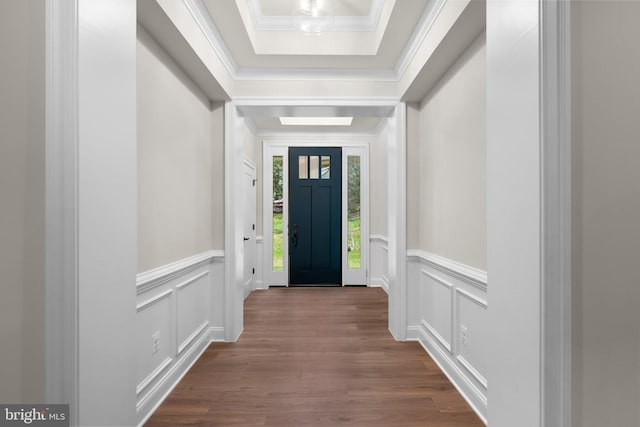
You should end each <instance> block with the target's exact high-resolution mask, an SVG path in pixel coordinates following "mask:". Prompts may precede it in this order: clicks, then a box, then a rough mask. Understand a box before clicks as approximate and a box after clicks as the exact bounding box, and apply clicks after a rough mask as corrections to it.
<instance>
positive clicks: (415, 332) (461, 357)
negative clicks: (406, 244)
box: [407, 250, 488, 423]
mask: <svg viewBox="0 0 640 427" xmlns="http://www.w3.org/2000/svg"><path fill="white" fill-rule="evenodd" d="M407 255H408V256H407V258H408V259H407V270H408V271H407V277H408V279H409V280H408V282H407V286H408V289H407V295H408V296H412V295H413V296H416V295H417V296H418V299H419V303H418V304H417V308H413V309H412V307H414V305H413V304H412V301H411V300H410V301H408V304H407V319H408V328H407V337H409V339H417V340H418V341H419V342H420V343H421V344H422V346H423V347H424V349H425V350H426V351H427V352H428V353H429V355H430V356H431V357H432V358H433V359H434V361H435V362H436V363H437V364H438V365H439V366H440V368H442V370H443V371H444V373H445V374H446V375H447V376H448V377H449V379H450V380H451V382H452V383H453V384H454V385H455V386H456V388H457V389H458V390H459V391H460V393H461V394H462V395H463V397H464V398H465V399H466V400H467V402H469V404H470V405H471V407H472V408H473V409H474V410H475V411H476V413H477V414H478V416H480V418H481V419H482V420H483V421H484V422H485V423H486V417H487V375H486V366H487V361H488V360H487V358H488V351H487V339H488V330H487V276H486V273H485V272H483V271H480V270H477V269H475V268H472V267H469V266H465V265H462V264H460V263H457V262H455V261H452V260H448V259H445V258H442V257H439V256H436V255H433V254H430V253H427V252H424V251H420V250H409V251H407ZM414 311H417V313H415V312H414Z"/></svg>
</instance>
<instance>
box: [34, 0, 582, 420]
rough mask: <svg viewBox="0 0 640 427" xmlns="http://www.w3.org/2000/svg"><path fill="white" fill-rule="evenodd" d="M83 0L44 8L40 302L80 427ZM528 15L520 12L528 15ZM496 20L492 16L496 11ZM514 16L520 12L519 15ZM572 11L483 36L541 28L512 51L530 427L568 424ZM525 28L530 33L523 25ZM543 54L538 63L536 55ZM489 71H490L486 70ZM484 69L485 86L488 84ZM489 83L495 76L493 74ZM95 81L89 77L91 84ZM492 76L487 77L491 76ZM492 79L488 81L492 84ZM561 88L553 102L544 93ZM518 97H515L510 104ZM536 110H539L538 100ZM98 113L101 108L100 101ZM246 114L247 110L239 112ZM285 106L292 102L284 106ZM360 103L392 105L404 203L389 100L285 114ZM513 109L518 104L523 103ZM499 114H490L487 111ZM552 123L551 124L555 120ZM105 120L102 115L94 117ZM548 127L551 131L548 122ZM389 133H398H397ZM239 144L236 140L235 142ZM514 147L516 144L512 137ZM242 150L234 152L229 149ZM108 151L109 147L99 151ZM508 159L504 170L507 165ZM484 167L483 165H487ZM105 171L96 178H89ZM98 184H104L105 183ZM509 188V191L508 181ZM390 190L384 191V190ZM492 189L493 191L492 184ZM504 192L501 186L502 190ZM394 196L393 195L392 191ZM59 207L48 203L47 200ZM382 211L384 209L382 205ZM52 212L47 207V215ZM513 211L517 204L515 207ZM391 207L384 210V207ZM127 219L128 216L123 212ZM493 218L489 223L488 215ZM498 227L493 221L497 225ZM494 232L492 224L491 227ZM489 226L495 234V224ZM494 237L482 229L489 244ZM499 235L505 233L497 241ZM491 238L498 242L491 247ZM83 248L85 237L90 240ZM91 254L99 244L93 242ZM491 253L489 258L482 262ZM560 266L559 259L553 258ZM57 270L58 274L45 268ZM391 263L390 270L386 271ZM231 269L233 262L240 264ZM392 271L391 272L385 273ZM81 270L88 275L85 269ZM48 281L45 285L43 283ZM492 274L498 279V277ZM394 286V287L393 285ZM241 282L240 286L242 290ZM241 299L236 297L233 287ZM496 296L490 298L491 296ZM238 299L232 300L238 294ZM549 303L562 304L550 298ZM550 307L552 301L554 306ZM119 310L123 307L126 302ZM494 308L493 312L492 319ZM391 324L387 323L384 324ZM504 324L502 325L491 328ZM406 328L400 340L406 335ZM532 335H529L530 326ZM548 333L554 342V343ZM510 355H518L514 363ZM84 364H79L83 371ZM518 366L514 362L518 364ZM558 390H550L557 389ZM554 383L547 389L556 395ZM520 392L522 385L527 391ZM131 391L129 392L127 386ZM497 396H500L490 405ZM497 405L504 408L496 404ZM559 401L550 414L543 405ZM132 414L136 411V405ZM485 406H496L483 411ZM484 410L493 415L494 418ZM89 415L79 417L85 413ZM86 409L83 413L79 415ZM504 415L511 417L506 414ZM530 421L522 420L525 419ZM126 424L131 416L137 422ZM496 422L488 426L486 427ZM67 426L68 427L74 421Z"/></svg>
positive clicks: (400, 209)
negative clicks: (533, 293) (529, 271)
mask: <svg viewBox="0 0 640 427" xmlns="http://www.w3.org/2000/svg"><path fill="white" fill-rule="evenodd" d="M79 2H80V0H70V1H63V2H61V1H57V0H47V47H46V49H47V80H46V90H47V106H46V109H47V159H46V167H47V177H48V179H52V181H51V182H49V181H48V185H47V190H46V192H47V196H46V197H47V245H46V256H47V284H46V287H47V295H57V298H51V299H49V298H47V307H46V309H47V342H46V347H47V366H46V370H47V372H46V378H47V400H48V402H68V403H71V405H72V409H71V411H72V419H75V420H78V413H79V410H80V409H81V408H79V407H78V402H79V397H78V396H79V391H80V389H81V385H80V384H81V382H80V378H79V373H78V372H79V366H80V365H82V363H84V358H85V357H86V356H85V355H84V354H83V353H80V352H79V351H78V346H79V337H80V332H79V328H80V321H79V319H78V317H77V312H78V310H79V309H80V307H81V304H80V302H79V299H78V295H79V289H78V287H79V281H78V276H77V274H78V271H80V270H81V269H91V268H92V267H91V266H90V265H88V264H86V262H85V261H84V259H83V258H81V257H79V242H78V233H79V231H78V229H79V214H81V213H82V212H79V211H78V209H79V207H78V201H77V191H78V187H79V186H81V185H84V184H89V182H88V181H86V177H83V176H81V175H78V172H79V169H80V165H79V161H78V151H79V150H78V146H77V141H78V121H79V117H80V112H79V108H78V104H77V100H78V96H77V95H78V85H79V79H78V73H77V70H78V55H79V44H78V39H79V38H80V29H79V25H78V14H79V13H81V12H78V4H79ZM532 4H533V5H534V6H535V7H529V6H530V5H532ZM501 8H502V9H503V11H504V12H505V13H501V12H500V9H501ZM507 8H513V13H518V16H517V18H518V19H507V20H501V19H500V16H501V15H506V9H507ZM518 9H520V10H518ZM568 12H569V5H568V4H567V2H564V1H562V0H548V1H535V2H534V1H531V2H527V1H519V2H493V1H489V2H487V18H488V20H487V36H488V53H489V60H490V61H491V60H493V58H492V57H491V55H493V53H492V48H491V44H492V43H493V41H492V39H493V37H495V39H496V40H500V39H502V40H503V42H507V43H508V42H509V41H511V40H513V37H514V36H515V37H520V35H521V33H517V32H516V33H514V32H512V31H511V30H512V28H511V27H513V26H518V25H528V27H527V31H529V30H531V28H536V29H538V34H539V36H540V37H539V41H540V42H541V44H538V45H536V46H534V50H533V51H532V50H529V49H528V50H527V52H521V53H524V54H526V55H533V56H532V57H534V59H533V62H532V63H531V64H529V67H531V66H536V64H537V65H538V66H539V68H538V69H539V70H540V71H541V75H538V76H536V80H535V81H534V82H533V83H534V84H535V85H536V87H538V88H539V91H538V95H539V98H538V99H537V100H534V99H531V98H528V101H531V102H532V103H533V104H534V105H535V106H536V107H535V108H532V106H531V105H529V106H528V108H525V109H523V110H522V111H520V113H521V115H522V116H526V117H528V118H529V119H530V120H535V121H536V122H537V123H538V125H537V129H538V130H539V131H540V132H541V135H539V142H540V144H539V145H538V146H537V148H535V149H534V150H533V151H532V152H531V155H532V156H534V157H536V156H537V158H538V159H540V160H541V163H540V164H539V165H538V167H534V168H527V169H525V170H523V171H521V172H522V175H521V176H522V177H523V178H527V179H534V180H538V182H539V183H541V185H540V192H539V197H538V198H537V200H533V201H532V204H527V205H526V206H527V207H528V208H530V209H534V210H535V209H536V208H537V210H538V211H539V212H540V215H541V218H540V220H541V221H540V222H539V223H538V225H537V227H539V231H540V232H539V236H538V239H537V241H536V243H535V244H534V250H535V248H538V249H539V252H538V253H539V255H540V260H539V268H540V269H539V271H540V281H539V282H538V284H537V285H534V286H535V289H537V291H538V292H539V295H540V299H539V301H538V303H537V304H536V307H537V309H538V310H539V313H540V314H539V315H538V317H537V319H538V320H537V322H534V324H535V328H534V330H535V331H536V332H535V339H537V341H538V345H537V349H538V351H539V354H540V360H539V365H538V369H537V370H536V372H537V373H538V375H537V378H531V377H528V378H529V379H531V381H532V383H530V384H534V385H535V387H534V389H535V390H538V391H539V396H540V398H537V399H534V400H533V401H527V402H525V404H526V405H528V406H531V405H533V406H534V408H535V409H534V412H536V414H537V415H536V416H535V417H533V418H532V420H531V421H530V422H529V424H527V425H536V426H541V425H558V426H566V427H569V426H570V419H571V417H570V414H571V398H570V397H571V351H570V348H571V320H570V313H571V283H570V280H571V270H570V244H571V241H570V210H569V206H568V205H567V202H568V200H569V194H570V179H569V174H568V171H569V170H570V169H569V166H570V158H569V156H568V153H569V151H568V149H569V146H570V135H569V126H570V124H571V120H570V116H569V101H570V98H569V84H568V83H569V75H570V74H569V58H570V54H569V52H570V48H569V44H568V40H569V34H570V23H569V18H568V16H569V13H568ZM523 14H524V15H528V16H533V17H534V19H535V20H534V21H530V20H528V19H526V20H525V19H522V15H523ZM531 25H533V27H532V26H531ZM538 55H540V56H538ZM84 71H85V76H86V77H96V76H99V72H100V71H99V70H97V69H94V70H90V69H86V70H84ZM494 71H495V70H494ZM494 71H492V70H491V69H490V70H489V73H488V75H489V77H490V78H491V76H492V74H493V73H494ZM495 72H498V71H495ZM92 73H96V75H93V74H92ZM520 75H521V70H520V69H517V68H511V69H508V68H502V69H500V70H499V76H500V77H501V78H502V79H503V81H504V80H505V79H517V78H519V76H520ZM497 76H498V75H494V76H493V77H497ZM496 81H497V80H494V82H496ZM554 87H558V88H559V90H558V91H555V92H554V91H553V88H554ZM493 90H494V88H493V87H491V86H490V87H489V88H488V95H489V96H490V97H491V96H493V95H494V94H493V93H492V91H493ZM514 96H515V95H514ZM540 100H541V101H542V102H541V104H540V103H539V102H538V101H540ZM281 101H282V100H262V101H258V103H262V105H273V104H274V102H275V103H277V102H281ZM96 102H100V100H97V101H96ZM238 102H240V103H246V101H238ZM287 102H288V103H289V104H291V103H292V102H291V101H286V100H285V101H283V105H286V103H287ZM367 102H370V103H376V102H377V103H378V104H381V103H382V104H385V105H387V104H389V103H391V104H393V105H394V108H395V113H394V118H393V119H390V125H393V126H392V127H390V129H394V130H393V132H390V133H391V134H393V135H394V137H393V138H390V141H391V139H393V140H394V141H398V142H397V144H396V143H395V142H394V143H393V144H391V145H392V147H390V153H389V154H390V158H389V162H390V165H389V166H390V169H389V174H390V177H394V176H395V177H396V178H392V179H396V180H398V181H397V182H395V183H394V184H396V185H395V186H393V190H394V191H397V190H398V189H401V190H402V191H399V192H398V193H395V194H394V192H390V195H393V197H394V200H395V201H396V202H404V201H405V200H404V199H405V198H406V195H405V193H404V184H403V182H402V180H404V179H405V178H404V177H399V176H398V175H399V174H396V173H394V172H398V171H402V170H404V169H402V168H401V167H402V165H403V155H404V143H405V139H404V125H403V119H404V112H403V108H402V107H400V106H399V104H397V101H393V100H391V101H390V100H388V99H387V100H382V101H375V100H374V101H371V100H328V101H327V100H316V101H300V100H299V99H298V100H294V102H293V104H298V105H299V104H301V103H302V104H306V105H327V103H329V104H332V105H345V104H346V105H366V104H367ZM519 102H522V100H520V101H519ZM504 105H505V107H503V109H504V108H507V107H509V108H512V107H511V106H510V104H504ZM496 111H497V110H496ZM225 112H226V114H225V123H226V125H227V126H226V130H225V202H227V203H226V205H225V221H226V225H225V250H226V253H225V257H227V259H226V264H225V270H226V271H225V275H226V276H225V277H226V281H225V333H226V339H227V340H229V341H233V340H234V339H237V337H238V336H239V334H240V332H241V331H242V299H241V296H242V293H241V289H237V287H236V286H235V285H236V282H235V281H236V278H240V277H241V275H240V274H239V273H241V272H242V268H240V269H237V266H238V260H237V258H238V257H237V254H236V249H237V247H238V239H237V238H242V236H241V231H242V230H241V228H240V229H238V227H236V223H240V222H239V221H236V220H235V218H236V217H235V214H237V213H238V212H239V206H237V204H236V203H235V202H234V199H235V197H234V196H233V195H234V194H236V193H235V191H237V188H236V187H235V185H236V183H238V182H240V179H239V176H236V174H237V172H238V171H241V170H242V169H241V164H242V144H241V143H242V137H241V135H242V129H241V121H240V118H239V116H238V114H237V111H236V109H235V104H234V103H228V104H227V105H226V107H225ZM554 113H555V114H554ZM103 118H104V116H103ZM554 118H557V121H555V120H554ZM396 124H397V126H396ZM239 135H240V136H239ZM492 136H493V135H492V132H491V131H489V140H488V144H493V142H492V141H491V139H492ZM516 136H517V137H519V136H521V132H519V133H518V134H517V135H516ZM238 142H239V144H238ZM105 149H109V147H108V145H107V148H105ZM506 160H508V159H506ZM489 161H490V162H491V161H492V160H491V158H489ZM99 173H103V172H96V174H99ZM95 178H100V179H109V178H110V174H106V175H105V176H99V177H97V176H96V177H95ZM505 181H506V180H505ZM492 182H493V183H492V184H491V185H490V186H489V187H490V188H489V192H490V194H491V193H493V194H499V190H500V189H501V187H500V185H501V184H500V183H499V182H498V181H492ZM390 184H391V183H390ZM494 184H495V185H496V186H495V187H494V186H493V185H494ZM502 185H506V183H504V184H502ZM390 189H391V188H390ZM56 200H57V201H58V203H54V202H53V201H56ZM390 201H391V200H390ZM49 202H52V203H51V204H50V203H49ZM512 203H513V204H515V205H519V204H520V202H519V201H518V199H516V200H514V201H513V202H512ZM390 206H392V204H391V203H390ZM129 208H131V209H134V208H133V207H129ZM404 209H405V205H404V203H397V205H396V207H392V208H390V212H389V214H390V215H389V216H390V225H392V224H391V215H393V216H394V218H395V219H399V220H400V221H401V222H403V223H404V222H405V221H404V220H403V219H402V216H401V214H403V213H404ZM490 217H491V215H490ZM496 219H497V218H494V219H493V220H494V221H495V220H496ZM490 221H491V219H490ZM494 225H496V224H494ZM393 226H394V228H393V229H391V228H390V229H389V239H390V241H389V249H390V254H391V255H390V266H389V267H390V275H391V273H392V271H393V274H394V276H393V283H390V302H391V301H392V300H393V304H391V305H390V307H389V308H390V311H389V314H390V329H391V331H392V332H393V334H394V336H395V337H396V338H399V339H402V338H403V336H406V313H405V316H404V320H403V319H402V317H403V316H402V312H403V311H404V312H406V284H405V283H404V282H405V280H406V271H405V272H403V270H404V268H403V267H402V265H405V264H406V262H405V261H406V256H405V253H406V245H405V239H406V224H405V228H403V226H402V225H401V224H400V225H398V223H397V222H396V223H395V224H393ZM493 233H495V230H493V229H491V227H490V230H489V239H490V240H491V239H492V238H493V237H495V236H494V235H493ZM503 233H504V231H503ZM498 237H499V236H498ZM88 238H90V237H88ZM93 243H98V242H97V241H95V242H93ZM496 254H497V253H495V252H492V250H491V248H490V254H489V256H490V258H491V257H492V256H494V255H496ZM556 255H557V256H556ZM58 259H60V263H55V264H57V267H55V266H54V260H58ZM391 261H393V265H392V263H391ZM491 262H492V261H491V259H490V267H489V272H488V273H489V282H490V283H489V299H490V301H489V310H490V312H491V311H492V310H494V308H495V307H496V306H498V307H499V306H500V305H501V303H500V301H499V298H498V300H495V301H494V300H493V298H494V296H495V295H496V292H497V293H498V294H499V293H500V292H501V291H500V285H498V286H497V287H496V286H494V285H495V281H496V280H499V278H498V277H497V276H499V270H492V266H491ZM240 267H242V263H241V261H240ZM392 267H393V270H392ZM85 271H86V270H85ZM50 273H51V274H50ZM496 273H497V274H496ZM390 279H391V277H390ZM131 281H132V284H131V286H132V290H131V293H132V295H134V294H135V290H134V288H133V287H134V286H135V277H132V278H131ZM240 282H241V281H240ZM240 288H241V287H240ZM496 288H497V289H498V290H496ZM237 291H240V292H237ZM236 293H237V294H238V295H239V296H240V301H239V303H238V301H237V298H235V296H236ZM555 296H558V297H559V299H554V297H555ZM552 301H559V303H558V304H556V303H553V302H552ZM123 303H124V302H123ZM134 303H135V299H134V298H133V297H132V307H131V309H132V310H133V309H134V305H135V304H134ZM499 311H500V309H499V308H498V310H497V311H496V312H499ZM392 318H393V320H391V319H392ZM499 320H502V324H500V323H499V322H498V321H499ZM509 323H510V322H504V318H502V319H501V318H500V317H499V316H495V317H494V318H493V320H492V321H491V323H490V324H491V326H492V327H493V326H495V327H497V330H496V331H495V332H496V333H495V334H494V335H496V337H495V340H494V341H492V342H491V345H492V347H493V348H494V350H495V351H496V352H499V351H501V350H507V353H506V355H511V356H514V355H515V354H514V353H513V348H514V347H517V346H514V345H513V344H512V343H511V341H510V338H511V337H512V335H509V333H510V332H511V330H507V329H506V328H517V327H518V325H517V324H513V325H510V324H509ZM403 324H404V326H405V327H404V332H403V328H402V326H403ZM529 326H530V325H529ZM553 328H556V330H558V331H560V332H559V333H558V334H555V333H553ZM521 331H522V332H523V333H525V334H526V335H528V334H531V331H530V330H525V329H521ZM119 344H120V345H119V346H118V348H125V347H126V343H125V344H124V345H123V343H119ZM516 356H517V355H516ZM81 359H82V360H81ZM516 359H517V357H516ZM501 361H502V358H496V360H493V361H492V362H491V363H492V365H491V366H490V367H489V369H490V375H491V374H492V373H494V372H502V373H503V374H504V375H503V376H508V375H511V378H512V379H518V378H519V376H520V374H521V369H522V368H521V367H512V366H511V365H506V366H499V364H500V362H501ZM558 379H559V380H558ZM490 381H491V383H490V384H491V385H490V391H489V398H490V399H491V404H490V406H489V411H490V412H489V422H490V424H491V427H502V426H503V425H513V421H514V420H516V419H517V420H519V421H522V420H523V419H525V418H523V417H522V412H520V413H519V414H518V415H517V417H516V415H514V414H512V413H511V414H506V415H505V416H504V417H502V416H501V414H499V413H498V412H497V411H501V410H505V409H508V407H509V404H510V402H511V400H512V399H517V398H518V399H519V400H516V401H515V403H516V404H515V405H514V406H513V410H514V411H519V409H520V407H521V406H522V405H523V401H524V400H526V399H524V398H523V397H522V396H518V393H511V394H512V395H513V396H512V397H509V396H508V393H507V390H513V387H511V385H512V384H511V385H505V383H502V384H501V381H500V380H498V381H495V378H493V377H491V379H490ZM554 383H555V385H554ZM527 385H529V384H525V387H524V388H526V386H527ZM133 388H135V387H133ZM495 393H498V394H495ZM503 398H504V399H505V400H503ZM551 402H557V403H558V405H555V406H553V405H551V404H550V403H551ZM131 405H132V406H135V396H134V397H133V398H132V401H131ZM491 405H494V406H491ZM492 408H493V409H492ZM85 409H87V408H85ZM88 409H90V408H88ZM508 412H511V411H508ZM529 412H530V411H527V413H529ZM134 415H135V414H134ZM494 420H495V421H494ZM72 422H73V421H72Z"/></svg>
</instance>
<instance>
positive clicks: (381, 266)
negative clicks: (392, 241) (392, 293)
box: [369, 235, 389, 293]
mask: <svg viewBox="0 0 640 427" xmlns="http://www.w3.org/2000/svg"><path fill="white" fill-rule="evenodd" d="M369 242H370V245H371V252H370V253H371V262H370V264H371V265H370V266H369V286H377V287H381V288H383V289H384V290H385V292H387V293H389V279H388V274H389V241H388V239H387V238H386V237H384V236H378V235H372V236H371V237H370V238H369Z"/></svg>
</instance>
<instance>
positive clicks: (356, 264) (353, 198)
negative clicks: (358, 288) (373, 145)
mask: <svg viewBox="0 0 640 427" xmlns="http://www.w3.org/2000/svg"><path fill="white" fill-rule="evenodd" d="M347 215H348V221H349V223H348V226H347V239H348V240H347V251H348V254H347V260H348V262H347V265H348V268H349V269H356V270H357V269H360V267H361V264H362V262H361V252H360V251H361V243H362V242H361V237H360V223H361V215H360V156H348V157H347Z"/></svg>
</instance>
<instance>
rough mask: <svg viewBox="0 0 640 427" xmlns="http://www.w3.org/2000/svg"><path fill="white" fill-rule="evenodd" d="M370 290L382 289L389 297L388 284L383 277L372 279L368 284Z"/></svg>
mask: <svg viewBox="0 0 640 427" xmlns="http://www.w3.org/2000/svg"><path fill="white" fill-rule="evenodd" d="M369 287H371V288H382V289H383V290H384V291H385V292H386V293H387V295H389V282H387V280H386V279H385V278H384V277H372V278H371V280H370V282H369Z"/></svg>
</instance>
